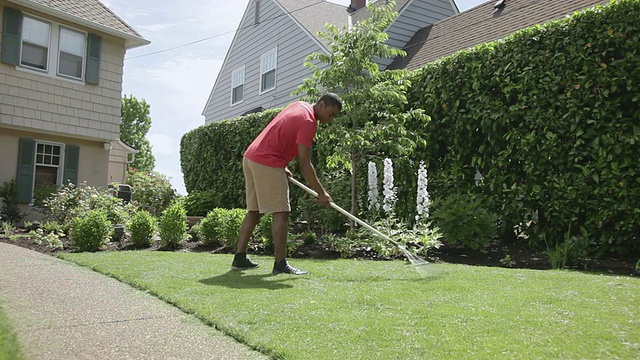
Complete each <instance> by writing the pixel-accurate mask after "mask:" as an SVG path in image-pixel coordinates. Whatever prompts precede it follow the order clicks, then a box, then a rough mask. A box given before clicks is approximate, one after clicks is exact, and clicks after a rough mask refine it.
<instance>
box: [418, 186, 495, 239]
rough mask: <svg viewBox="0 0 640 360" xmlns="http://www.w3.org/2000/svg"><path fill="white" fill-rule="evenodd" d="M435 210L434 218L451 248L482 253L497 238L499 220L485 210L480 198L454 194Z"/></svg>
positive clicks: (437, 203) (435, 206)
mask: <svg viewBox="0 0 640 360" xmlns="http://www.w3.org/2000/svg"><path fill="white" fill-rule="evenodd" d="M433 208H434V210H433V213H432V215H431V217H430V218H431V219H432V220H433V222H434V224H435V225H436V226H437V227H439V228H440V231H441V233H442V236H443V238H444V240H445V241H444V242H445V243H447V244H449V245H454V246H462V247H465V248H469V249H474V250H479V249H483V248H485V247H487V246H488V245H489V244H491V242H492V241H493V239H495V238H496V236H497V232H498V230H497V226H496V223H497V217H496V216H495V215H494V214H491V213H490V212H489V211H487V210H486V209H485V208H484V206H483V204H482V202H481V200H480V198H479V197H478V196H475V195H471V194H454V195H451V196H449V197H447V198H445V199H444V200H441V201H435V202H434V203H433Z"/></svg>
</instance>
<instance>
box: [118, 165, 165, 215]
mask: <svg viewBox="0 0 640 360" xmlns="http://www.w3.org/2000/svg"><path fill="white" fill-rule="evenodd" d="M127 184H129V185H131V191H132V194H131V200H132V201H136V202H137V203H138V205H139V206H140V208H142V209H144V210H147V211H149V212H150V213H151V214H152V215H154V216H158V215H159V214H161V213H162V212H163V211H164V210H165V209H167V208H168V207H169V206H170V205H171V204H172V202H173V201H174V200H175V199H176V198H177V194H176V191H175V190H174V189H172V188H171V183H170V182H169V179H167V177H166V176H165V175H163V174H161V173H159V172H156V171H151V172H145V171H137V170H134V169H129V172H128V174H127Z"/></svg>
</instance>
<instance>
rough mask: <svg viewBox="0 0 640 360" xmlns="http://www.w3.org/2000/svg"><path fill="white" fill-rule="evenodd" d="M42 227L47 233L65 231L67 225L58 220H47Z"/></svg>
mask: <svg viewBox="0 0 640 360" xmlns="http://www.w3.org/2000/svg"><path fill="white" fill-rule="evenodd" d="M40 228H41V229H42V230H43V231H44V233H45V234H50V233H64V232H65V226H64V225H63V224H60V223H59V222H57V221H45V222H44V223H43V224H42V225H40Z"/></svg>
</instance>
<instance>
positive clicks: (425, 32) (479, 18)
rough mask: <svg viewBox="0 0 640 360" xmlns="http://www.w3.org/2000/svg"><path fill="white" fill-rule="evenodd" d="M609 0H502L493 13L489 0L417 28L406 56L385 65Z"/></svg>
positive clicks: (417, 63) (422, 60)
mask: <svg viewBox="0 0 640 360" xmlns="http://www.w3.org/2000/svg"><path fill="white" fill-rule="evenodd" d="M606 3H609V0H562V1H543V0H506V6H505V7H504V8H503V9H502V10H501V11H497V12H496V14H495V15H494V10H495V9H494V7H493V6H494V4H495V0H491V1H489V2H486V3H484V4H481V5H478V6H476V7H475V8H472V9H470V10H467V11H465V12H463V13H460V14H458V15H455V16H452V17H450V18H447V19H445V20H442V21H440V22H437V23H435V24H434V25H432V26H428V27H425V28H422V29H420V30H419V31H418V32H417V33H416V34H415V35H414V36H413V38H412V39H411V40H410V41H409V43H407V46H406V47H405V49H404V50H405V51H406V52H407V56H406V57H404V58H401V57H397V58H396V59H395V60H394V62H393V63H392V64H391V65H390V66H389V69H401V68H406V69H407V70H414V69H417V68H419V67H421V66H423V65H425V64H427V63H429V62H431V61H434V60H437V59H439V58H442V57H445V56H448V55H451V54H453V53H456V52H458V51H460V50H464V49H467V48H470V47H473V46H475V45H478V44H483V43H486V42H490V41H495V40H499V39H502V38H504V37H506V36H508V35H511V34H513V33H514V32H516V31H517V30H519V29H523V28H527V27H530V26H533V25H536V24H540V23H544V22H547V21H550V20H554V19H558V18H561V17H563V16H566V15H570V14H572V13H573V12H575V11H578V10H582V9H584V8H587V7H590V6H593V5H598V4H606Z"/></svg>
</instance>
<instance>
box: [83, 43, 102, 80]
mask: <svg viewBox="0 0 640 360" xmlns="http://www.w3.org/2000/svg"><path fill="white" fill-rule="evenodd" d="M101 48H102V38H101V37H100V36H98V35H94V34H89V38H88V39H87V70H86V72H85V82H86V83H87V84H93V85H98V84H99V83H100V50H101Z"/></svg>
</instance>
